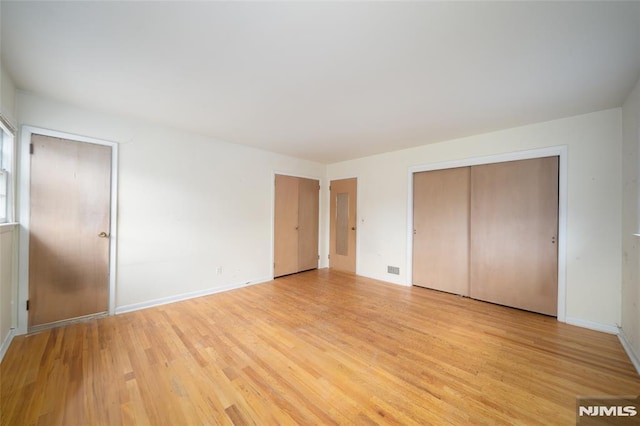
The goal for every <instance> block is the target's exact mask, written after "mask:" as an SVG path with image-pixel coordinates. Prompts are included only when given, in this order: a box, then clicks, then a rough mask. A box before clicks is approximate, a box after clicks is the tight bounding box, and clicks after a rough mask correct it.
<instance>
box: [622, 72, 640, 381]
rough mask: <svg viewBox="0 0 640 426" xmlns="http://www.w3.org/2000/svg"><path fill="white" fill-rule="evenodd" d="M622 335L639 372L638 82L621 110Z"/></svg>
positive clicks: (639, 104)
mask: <svg viewBox="0 0 640 426" xmlns="http://www.w3.org/2000/svg"><path fill="white" fill-rule="evenodd" d="M622 135H623V150H622V154H623V155H622V176H623V195H622V250H623V251H622V252H623V257H622V335H623V342H624V341H625V340H626V342H625V343H627V349H628V350H629V349H630V351H631V352H632V355H631V358H632V359H633V360H634V361H635V363H636V368H638V370H639V371H640V309H639V307H640V247H639V243H640V238H638V237H637V236H634V235H633V234H635V233H638V232H640V222H639V218H640V216H639V213H640V212H639V211H638V203H639V202H640V194H639V191H640V186H639V185H638V176H639V173H640V167H639V164H638V162H639V161H640V155H639V150H640V81H638V83H637V84H636V86H635V89H634V90H633V91H632V92H631V93H630V94H629V97H628V98H627V100H626V102H625V103H624V105H623V107H622Z"/></svg>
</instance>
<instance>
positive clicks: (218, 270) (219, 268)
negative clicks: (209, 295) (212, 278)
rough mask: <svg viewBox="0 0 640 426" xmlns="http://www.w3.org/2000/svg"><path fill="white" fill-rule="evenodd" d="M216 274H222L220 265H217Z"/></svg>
mask: <svg viewBox="0 0 640 426" xmlns="http://www.w3.org/2000/svg"><path fill="white" fill-rule="evenodd" d="M216 274H218V275H221V274H222V266H218V267H217V268H216Z"/></svg>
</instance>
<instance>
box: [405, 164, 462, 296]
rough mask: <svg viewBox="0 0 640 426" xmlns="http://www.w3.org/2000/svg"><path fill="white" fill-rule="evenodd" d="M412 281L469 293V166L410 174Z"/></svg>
mask: <svg viewBox="0 0 640 426" xmlns="http://www.w3.org/2000/svg"><path fill="white" fill-rule="evenodd" d="M413 228H414V235H413V284H414V285H417V286H421V287H428V288H432V289H435V290H441V291H446V292H449V293H455V294H461V295H464V296H468V295H469V168H468V167H462V168H456V169H446V170H434V171H428V172H421V173H415V174H414V175H413Z"/></svg>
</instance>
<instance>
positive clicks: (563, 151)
mask: <svg viewBox="0 0 640 426" xmlns="http://www.w3.org/2000/svg"><path fill="white" fill-rule="evenodd" d="M552 156H558V157H559V176H558V189H559V192H558V200H559V202H558V315H557V318H558V321H560V322H567V318H566V305H567V205H568V192H567V188H568V186H567V176H568V172H567V157H568V150H567V146H566V145H560V146H552V147H547V148H541V149H532V150H527V151H516V152H510V153H505V154H497V155H489V156H484V157H474V158H465V159H462V160H455V161H444V162H437V163H430V164H425V165H418V166H412V167H409V170H408V178H407V186H408V192H407V194H408V196H407V275H406V276H407V281H406V283H405V284H406V285H407V286H411V285H412V282H413V174H414V173H419V172H426V171H431V170H442V169H452V168H456V167H468V166H477V165H480V164H492V163H502V162H505V161H516V160H528V159H532V158H542V157H552ZM587 328H589V327H587Z"/></svg>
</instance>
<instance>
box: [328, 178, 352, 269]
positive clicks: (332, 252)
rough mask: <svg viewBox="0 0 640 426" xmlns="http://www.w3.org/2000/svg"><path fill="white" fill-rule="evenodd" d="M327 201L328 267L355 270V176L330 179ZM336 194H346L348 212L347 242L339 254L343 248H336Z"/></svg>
mask: <svg viewBox="0 0 640 426" xmlns="http://www.w3.org/2000/svg"><path fill="white" fill-rule="evenodd" d="M329 192H330V197H331V200H330V202H329V216H330V220H329V267H330V268H331V269H335V270H339V271H345V272H351V273H354V274H355V272H356V235H357V231H358V228H357V225H358V223H357V202H358V180H357V179H356V178H349V179H339V180H333V181H331V190H330V191H329ZM338 194H348V197H349V202H348V204H349V208H348V210H349V213H348V218H347V232H348V233H349V234H348V237H347V244H346V246H347V247H346V248H347V250H346V253H347V254H346V255H343V254H340V252H344V251H343V250H341V251H338V250H336V248H337V235H336V232H337V226H336V225H337V222H338V221H337V214H338V208H337V207H338V206H337V199H338Z"/></svg>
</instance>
